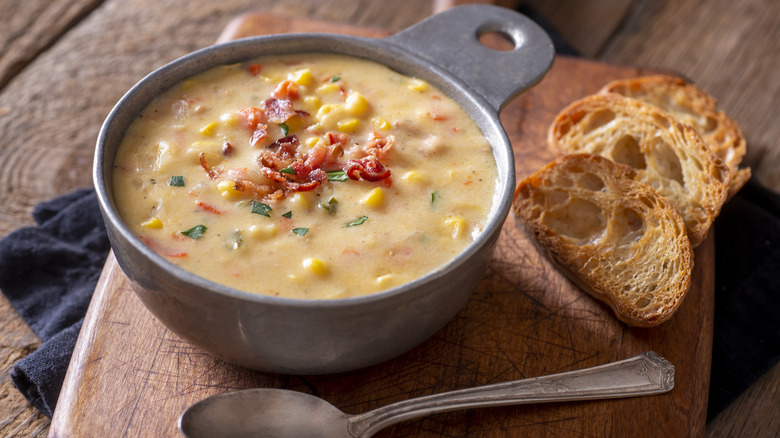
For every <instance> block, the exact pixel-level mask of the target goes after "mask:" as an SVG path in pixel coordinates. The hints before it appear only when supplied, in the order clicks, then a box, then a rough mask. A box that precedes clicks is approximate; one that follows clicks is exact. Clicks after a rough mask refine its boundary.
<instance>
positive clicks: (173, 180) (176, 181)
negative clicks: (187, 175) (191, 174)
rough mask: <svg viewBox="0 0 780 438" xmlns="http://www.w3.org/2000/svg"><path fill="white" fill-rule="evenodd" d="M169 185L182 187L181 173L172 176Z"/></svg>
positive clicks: (182, 178)
mask: <svg viewBox="0 0 780 438" xmlns="http://www.w3.org/2000/svg"><path fill="white" fill-rule="evenodd" d="M170 185H172V186H174V187H184V177H183V176H181V175H177V176H172V177H171V181H170Z"/></svg>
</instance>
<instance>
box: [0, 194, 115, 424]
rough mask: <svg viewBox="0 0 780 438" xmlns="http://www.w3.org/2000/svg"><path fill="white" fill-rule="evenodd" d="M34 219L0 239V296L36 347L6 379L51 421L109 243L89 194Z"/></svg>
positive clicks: (59, 201)
mask: <svg viewBox="0 0 780 438" xmlns="http://www.w3.org/2000/svg"><path fill="white" fill-rule="evenodd" d="M33 218H34V219H35V222H36V224H37V225H35V226H30V227H25V228H21V229H19V230H16V231H15V232H13V233H11V234H9V235H8V236H7V237H5V238H4V239H3V240H0V290H2V292H3V294H5V296H6V298H7V299H8V301H9V302H10V303H11V305H12V306H13V307H14V308H15V309H16V311H17V312H18V313H19V315H20V316H21V317H22V318H23V319H24V320H25V322H27V324H28V325H29V326H30V328H31V329H32V330H33V331H34V332H35V333H36V334H37V335H38V336H39V337H40V338H41V341H42V344H41V345H40V347H38V349H37V350H35V351H34V352H33V353H31V354H30V355H28V356H27V357H25V358H24V359H22V360H20V361H19V362H17V363H16V364H15V365H14V367H13V369H12V371H11V379H12V380H13V382H14V384H15V385H16V387H17V388H18V389H19V391H20V392H21V393H22V394H24V396H25V397H26V398H27V399H28V400H29V401H30V403H32V404H33V406H35V407H36V408H38V410H40V411H41V412H43V413H44V414H46V415H48V416H49V417H51V415H52V412H54V406H55V405H56V404H57V397H58V396H59V394H60V388H61V387H62V381H63V379H65V371H66V370H67V369H68V363H69V362H70V357H71V355H72V353H73V348H74V347H75V345H76V339H77V337H78V334H79V330H80V329H81V323H82V321H83V320H84V315H85V314H86V312H87V307H88V306H89V301H90V299H91V298H92V292H93V291H94V289H95V285H96V284H97V281H98V277H99V276H100V272H101V270H102V268H103V264H104V263H105V261H106V256H107V255H108V250H109V243H108V236H106V230H105V226H104V224H103V219H102V217H101V215H100V211H99V209H98V203H97V196H96V195H95V192H94V190H92V189H79V190H76V191H74V192H71V193H69V194H66V195H63V196H61V197H58V198H55V199H53V200H51V201H48V202H44V203H42V204H39V205H38V206H36V207H35V209H34V210H33Z"/></svg>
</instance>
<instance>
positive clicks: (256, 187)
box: [233, 179, 274, 200]
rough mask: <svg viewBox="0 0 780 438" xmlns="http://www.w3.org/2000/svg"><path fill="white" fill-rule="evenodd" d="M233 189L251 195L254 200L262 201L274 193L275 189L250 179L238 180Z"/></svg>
mask: <svg viewBox="0 0 780 438" xmlns="http://www.w3.org/2000/svg"><path fill="white" fill-rule="evenodd" d="M233 188H234V189H236V190H238V191H239V192H244V193H249V194H250V195H252V197H253V198H255V199H257V200H260V199H263V198H265V197H266V196H268V195H269V194H271V193H272V192H273V191H274V188H273V187H272V186H270V185H267V184H258V183H256V182H252V181H249V180H248V179H237V180H236V181H235V184H234V185H233Z"/></svg>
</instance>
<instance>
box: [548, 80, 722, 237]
mask: <svg viewBox="0 0 780 438" xmlns="http://www.w3.org/2000/svg"><path fill="white" fill-rule="evenodd" d="M548 141H549V143H550V146H551V147H553V148H554V149H557V150H558V151H559V152H560V153H561V154H568V153H575V152H587V153H593V154H598V155H603V156H605V157H607V158H611V159H612V160H613V161H616V162H618V163H622V164H626V165H629V166H631V167H633V168H634V169H635V170H636V171H637V173H638V175H639V178H640V179H641V180H642V181H643V182H645V183H647V184H649V185H651V186H653V188H655V189H656V190H657V191H658V192H660V193H661V194H662V195H664V196H666V197H667V198H669V199H670V200H671V201H672V204H674V206H675V207H676V208H677V210H678V211H679V212H680V215H681V216H682V217H683V220H684V221H685V226H686V228H687V230H688V237H689V238H690V239H691V244H692V245H693V246H694V247H696V246H697V245H699V244H700V243H701V242H702V241H703V240H704V238H705V237H707V233H708V231H709V229H710V225H712V222H713V221H714V220H715V218H716V217H717V216H718V214H719V213H720V208H721V206H722V205H723V203H724V202H725V201H726V196H727V194H728V185H729V174H730V172H729V168H728V167H727V166H726V165H725V164H724V163H723V161H721V160H720V158H718V157H717V156H715V155H714V154H713V153H712V152H711V151H710V149H709V148H708V147H707V145H706V144H705V143H704V141H703V140H702V139H701V137H700V136H699V135H698V134H697V133H696V131H694V130H693V128H691V127H690V126H688V125H683V124H681V123H678V122H677V121H675V120H674V118H672V116H671V115H669V113H667V112H665V111H663V110H661V109H660V108H658V107H656V106H654V105H650V104H647V103H644V102H641V101H639V100H636V99H631V98H627V97H623V96H621V95H619V94H615V93H604V94H595V95H592V96H588V97H586V98H584V99H581V100H579V101H577V102H574V103H572V104H571V105H569V106H568V107H567V108H565V109H564V110H563V111H561V112H560V113H559V114H558V115H557V116H556V117H555V120H554V121H553V123H552V125H551V126H550V130H549V132H548Z"/></svg>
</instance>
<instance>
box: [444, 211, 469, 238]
mask: <svg viewBox="0 0 780 438" xmlns="http://www.w3.org/2000/svg"><path fill="white" fill-rule="evenodd" d="M444 227H445V228H446V229H447V231H448V232H449V233H450V236H452V238H453V239H457V238H459V237H463V236H465V235H466V220H465V219H463V218H462V217H458V216H456V217H450V218H447V219H445V220H444Z"/></svg>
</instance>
